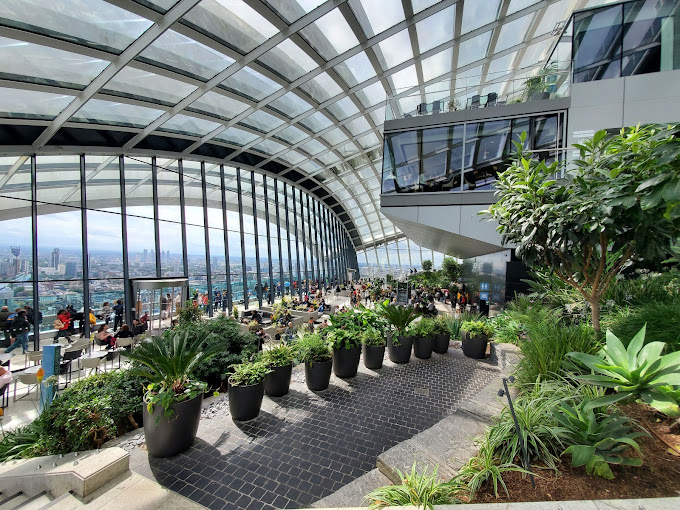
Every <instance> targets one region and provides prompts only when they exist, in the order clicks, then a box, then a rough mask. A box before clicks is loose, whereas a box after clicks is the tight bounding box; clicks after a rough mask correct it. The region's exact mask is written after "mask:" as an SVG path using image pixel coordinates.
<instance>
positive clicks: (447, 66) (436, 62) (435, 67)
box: [421, 48, 453, 82]
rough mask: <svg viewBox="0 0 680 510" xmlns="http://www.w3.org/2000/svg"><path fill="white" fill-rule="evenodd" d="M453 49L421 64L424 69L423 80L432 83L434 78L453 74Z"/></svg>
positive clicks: (437, 54)
mask: <svg viewBox="0 0 680 510" xmlns="http://www.w3.org/2000/svg"><path fill="white" fill-rule="evenodd" d="M452 58H453V48H449V49H446V50H444V51H440V52H439V53H436V54H434V55H432V56H431V57H428V58H426V59H425V60H423V61H422V62H421V65H422V67H423V80H425V81H426V82H427V81H430V80H432V79H433V78H436V77H438V76H441V75H443V74H446V73H449V72H451V60H452Z"/></svg>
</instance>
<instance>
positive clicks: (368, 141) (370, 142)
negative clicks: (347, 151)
mask: <svg viewBox="0 0 680 510" xmlns="http://www.w3.org/2000/svg"><path fill="white" fill-rule="evenodd" d="M357 142H359V145H361V147H362V148H363V149H368V148H369V147H373V146H375V145H378V144H380V139H379V138H378V137H377V136H376V135H375V133H369V134H367V135H365V136H362V137H360V138H358V139H357Z"/></svg>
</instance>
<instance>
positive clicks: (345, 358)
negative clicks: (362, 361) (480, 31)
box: [333, 347, 361, 379]
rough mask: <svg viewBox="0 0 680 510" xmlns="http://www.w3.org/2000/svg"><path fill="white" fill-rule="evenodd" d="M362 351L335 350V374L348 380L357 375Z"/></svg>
mask: <svg viewBox="0 0 680 510" xmlns="http://www.w3.org/2000/svg"><path fill="white" fill-rule="evenodd" d="M360 356H361V351H360V350H359V348H358V347H351V348H350V349H338V350H337V351H336V350H333V373H334V374H335V375H337V376H338V377H342V378H343V379H346V378H348V377H354V376H355V375H357V369H358V368H359V357H360Z"/></svg>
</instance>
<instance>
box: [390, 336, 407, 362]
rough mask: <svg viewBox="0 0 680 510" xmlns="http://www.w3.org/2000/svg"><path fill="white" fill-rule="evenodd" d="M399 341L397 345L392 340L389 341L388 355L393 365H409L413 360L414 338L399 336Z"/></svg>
mask: <svg viewBox="0 0 680 510" xmlns="http://www.w3.org/2000/svg"><path fill="white" fill-rule="evenodd" d="M397 341H398V343H397V345H394V343H393V341H392V338H388V339H387V355H388V356H389V358H390V360H391V361H392V362H393V363H408V360H410V359H411V347H412V346H413V337H410V336H398V337H397Z"/></svg>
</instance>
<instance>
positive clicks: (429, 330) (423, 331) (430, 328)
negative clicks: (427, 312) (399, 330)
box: [410, 317, 435, 338]
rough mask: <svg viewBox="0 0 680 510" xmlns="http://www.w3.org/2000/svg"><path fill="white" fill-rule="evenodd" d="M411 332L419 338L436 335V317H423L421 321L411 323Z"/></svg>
mask: <svg viewBox="0 0 680 510" xmlns="http://www.w3.org/2000/svg"><path fill="white" fill-rule="evenodd" d="M410 334H411V335H412V336H417V337H419V338H430V337H432V336H434V334H435V333H434V319H430V318H428V317H422V318H421V319H420V320H419V321H417V322H414V323H413V324H412V325H411V331H410Z"/></svg>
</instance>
